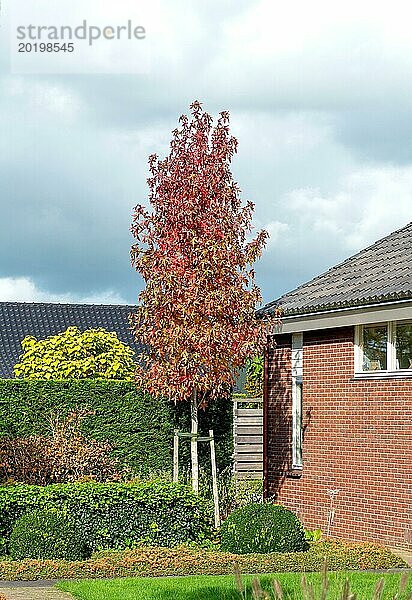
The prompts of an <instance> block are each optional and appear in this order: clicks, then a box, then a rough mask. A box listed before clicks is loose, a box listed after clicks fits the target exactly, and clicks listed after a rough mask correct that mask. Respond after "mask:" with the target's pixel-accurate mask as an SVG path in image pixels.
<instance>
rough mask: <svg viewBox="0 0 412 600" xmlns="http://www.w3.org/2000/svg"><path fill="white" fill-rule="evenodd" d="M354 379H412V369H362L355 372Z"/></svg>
mask: <svg viewBox="0 0 412 600" xmlns="http://www.w3.org/2000/svg"><path fill="white" fill-rule="evenodd" d="M354 379H412V369H399V370H397V371H361V372H357V373H355V375H354Z"/></svg>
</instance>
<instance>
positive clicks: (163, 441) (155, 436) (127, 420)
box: [0, 379, 233, 475]
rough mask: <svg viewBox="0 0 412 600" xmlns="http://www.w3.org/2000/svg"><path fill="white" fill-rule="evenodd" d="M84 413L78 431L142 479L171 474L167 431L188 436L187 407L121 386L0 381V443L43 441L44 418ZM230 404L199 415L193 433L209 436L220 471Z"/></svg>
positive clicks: (227, 445)
mask: <svg viewBox="0 0 412 600" xmlns="http://www.w3.org/2000/svg"><path fill="white" fill-rule="evenodd" d="M76 409H77V410H79V409H80V410H81V409H89V410H92V411H94V412H95V415H94V416H92V417H90V418H87V419H85V420H84V422H83V423H82V430H83V432H84V433H85V435H88V436H90V437H92V438H94V439H96V440H101V441H102V440H107V441H108V442H109V443H110V444H111V445H112V446H113V447H114V450H113V455H114V456H116V457H117V458H118V459H119V460H120V462H121V463H122V464H124V465H127V466H129V467H131V468H132V469H133V470H134V471H135V472H136V473H141V474H142V475H147V474H149V473H153V472H156V471H160V470H169V471H170V470H171V468H172V445H173V442H172V439H173V429H174V428H178V429H180V430H182V431H190V407H189V403H186V402H181V403H178V405H177V406H176V407H175V406H174V405H173V403H171V402H169V401H166V400H161V399H156V398H151V397H150V396H149V395H147V394H143V393H141V392H139V391H137V390H136V387H135V385H134V383H131V382H126V381H102V380H85V379H83V380H65V381H36V380H19V379H0V437H10V438H16V437H26V436H29V435H36V434H37V435H47V432H48V431H50V417H51V416H53V415H55V414H56V412H58V413H60V414H62V415H66V414H67V413H69V412H72V411H73V410H76ZM232 423H233V404H232V400H231V398H226V399H219V400H217V401H216V402H213V403H211V405H210V406H209V407H208V408H207V409H206V410H205V411H204V410H199V430H200V432H201V433H204V434H207V433H208V431H209V429H213V430H214V434H215V439H216V461H217V465H218V469H219V470H222V469H224V468H225V467H227V466H228V465H230V464H231V460H232V452H233V436H232ZM189 446H190V444H189V443H188V442H185V443H183V442H182V443H181V448H180V452H179V454H180V457H181V461H182V466H183V465H185V464H186V465H188V464H189V457H190V448H189ZM199 455H200V464H201V465H205V466H206V465H207V466H208V465H209V464H210V455H209V448H208V445H207V444H199Z"/></svg>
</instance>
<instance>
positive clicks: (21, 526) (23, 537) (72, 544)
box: [10, 509, 88, 560]
mask: <svg viewBox="0 0 412 600" xmlns="http://www.w3.org/2000/svg"><path fill="white" fill-rule="evenodd" d="M10 555H11V557H12V558H13V559H14V560H22V559H24V558H34V559H36V560H52V559H64V560H83V559H85V558H87V556H88V553H87V550H86V545H85V543H84V541H83V539H82V536H81V534H80V532H79V531H78V529H77V528H76V527H75V525H74V524H73V522H72V521H70V519H69V518H68V517H67V515H66V514H65V513H64V512H62V511H58V510H53V509H48V510H37V511H35V512H31V513H28V514H26V515H23V516H22V517H20V519H17V521H16V523H15V524H14V527H13V531H12V534H11V537H10Z"/></svg>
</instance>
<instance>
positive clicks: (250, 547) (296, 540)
mask: <svg viewBox="0 0 412 600" xmlns="http://www.w3.org/2000/svg"><path fill="white" fill-rule="evenodd" d="M221 534H222V550H224V551H226V552H233V553H236V554H250V553H252V552H259V553H261V554H267V553H269V552H303V551H304V550H307V549H308V543H307V541H306V539H305V531H304V529H303V525H302V523H301V522H300V521H299V519H298V518H297V516H296V515H295V514H294V513H293V512H292V511H291V510H288V509H287V508H285V507H284V506H281V505H280V504H271V503H269V502H265V503H263V504H262V503H255V502H254V503H251V504H246V506H241V507H240V508H237V509H236V510H234V511H233V512H232V513H231V514H230V515H229V516H228V518H227V519H226V520H225V521H223V523H222V527H221Z"/></svg>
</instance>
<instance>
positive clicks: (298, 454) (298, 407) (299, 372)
mask: <svg viewBox="0 0 412 600" xmlns="http://www.w3.org/2000/svg"><path fill="white" fill-rule="evenodd" d="M302 406H303V333H294V334H292V469H299V470H301V469H303V457H302V453H303V427H302Z"/></svg>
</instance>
